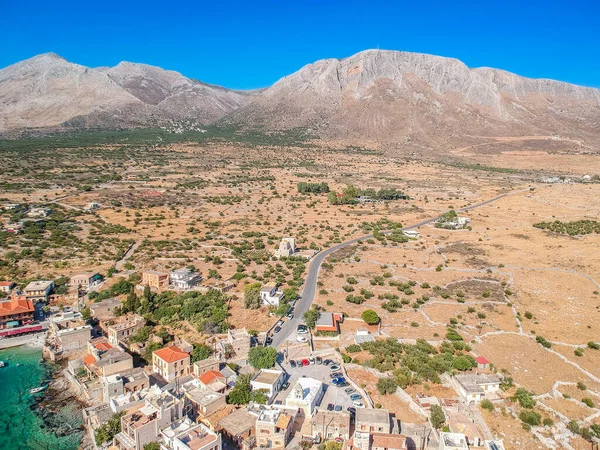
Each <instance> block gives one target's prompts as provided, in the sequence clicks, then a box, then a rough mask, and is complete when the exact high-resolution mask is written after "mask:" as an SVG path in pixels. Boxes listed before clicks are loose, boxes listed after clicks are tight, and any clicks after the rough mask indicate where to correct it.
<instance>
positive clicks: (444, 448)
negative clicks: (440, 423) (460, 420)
mask: <svg viewBox="0 0 600 450" xmlns="http://www.w3.org/2000/svg"><path fill="white" fill-rule="evenodd" d="M439 450H469V445H468V444H467V438H466V437H465V435H464V434H462V433H446V432H444V431H442V432H441V433H440V446H439Z"/></svg>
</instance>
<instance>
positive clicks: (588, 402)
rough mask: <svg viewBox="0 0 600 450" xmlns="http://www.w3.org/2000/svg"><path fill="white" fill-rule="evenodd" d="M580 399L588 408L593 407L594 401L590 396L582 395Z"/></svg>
mask: <svg viewBox="0 0 600 450" xmlns="http://www.w3.org/2000/svg"><path fill="white" fill-rule="evenodd" d="M581 401H582V402H583V403H585V405H586V406H587V407H589V408H593V407H594V401H593V400H592V399H591V398H589V397H584V398H582V399H581Z"/></svg>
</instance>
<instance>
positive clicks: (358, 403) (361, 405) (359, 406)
mask: <svg viewBox="0 0 600 450" xmlns="http://www.w3.org/2000/svg"><path fill="white" fill-rule="evenodd" d="M352 404H353V405H354V406H355V407H356V408H364V407H365V405H363V402H352Z"/></svg>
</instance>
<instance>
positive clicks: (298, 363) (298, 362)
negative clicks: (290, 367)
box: [296, 359, 304, 367]
mask: <svg viewBox="0 0 600 450" xmlns="http://www.w3.org/2000/svg"><path fill="white" fill-rule="evenodd" d="M296 365H297V366H298V367H302V366H303V365H304V364H302V360H301V359H299V360H298V361H296Z"/></svg>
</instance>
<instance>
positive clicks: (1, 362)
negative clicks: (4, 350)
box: [0, 361, 8, 367]
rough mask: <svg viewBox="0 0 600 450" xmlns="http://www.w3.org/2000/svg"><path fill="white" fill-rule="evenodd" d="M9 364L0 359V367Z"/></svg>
mask: <svg viewBox="0 0 600 450" xmlns="http://www.w3.org/2000/svg"><path fill="white" fill-rule="evenodd" d="M7 365H8V363H6V362H4V361H0V367H6V366H7Z"/></svg>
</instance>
